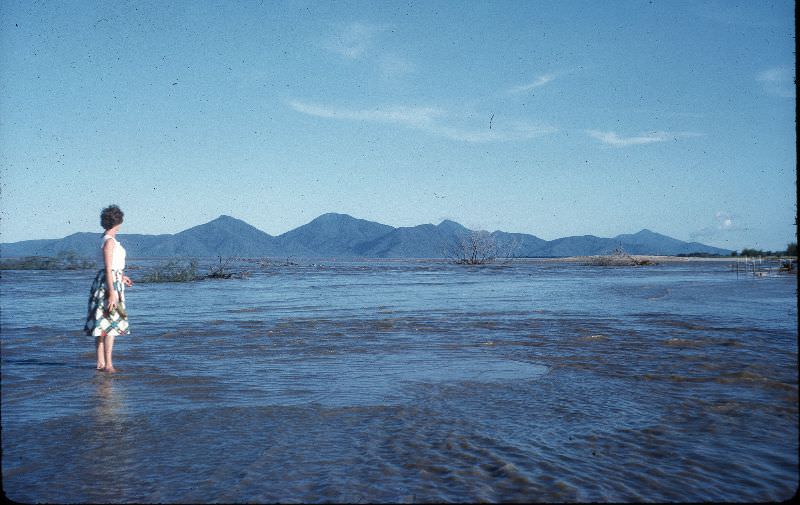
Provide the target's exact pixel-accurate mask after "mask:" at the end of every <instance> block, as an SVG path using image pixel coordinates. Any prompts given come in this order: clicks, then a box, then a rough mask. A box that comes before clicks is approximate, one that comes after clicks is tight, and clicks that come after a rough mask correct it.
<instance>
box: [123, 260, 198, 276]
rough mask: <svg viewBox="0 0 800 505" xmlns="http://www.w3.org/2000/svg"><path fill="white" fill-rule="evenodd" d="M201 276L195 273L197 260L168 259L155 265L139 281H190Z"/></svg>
mask: <svg viewBox="0 0 800 505" xmlns="http://www.w3.org/2000/svg"><path fill="white" fill-rule="evenodd" d="M200 278H202V277H201V276H198V275H197V260H196V259H191V260H188V262H187V261H180V260H169V261H167V262H164V263H161V264H160V265H156V266H155V267H154V268H153V270H151V271H150V272H148V273H147V274H145V275H144V277H142V278H141V279H139V280H138V281H139V282H191V281H194V280H198V279H200Z"/></svg>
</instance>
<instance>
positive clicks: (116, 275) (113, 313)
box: [84, 205, 133, 372]
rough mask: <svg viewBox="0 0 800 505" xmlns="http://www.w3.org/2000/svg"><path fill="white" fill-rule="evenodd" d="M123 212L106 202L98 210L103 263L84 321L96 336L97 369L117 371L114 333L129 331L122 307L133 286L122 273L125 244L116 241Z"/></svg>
mask: <svg viewBox="0 0 800 505" xmlns="http://www.w3.org/2000/svg"><path fill="white" fill-rule="evenodd" d="M123 215H124V214H123V213H122V210H120V208H119V207H117V206H116V205H109V206H108V207H106V208H105V209H103V211H102V212H101V213H100V224H101V225H102V227H103V229H104V230H105V231H106V232H105V235H103V242H102V244H101V246H100V247H101V248H102V251H103V265H104V267H103V268H102V269H101V270H100V271H98V272H97V275H96V276H95V278H94V282H93V283H92V289H91V292H90V294H89V313H88V314H87V316H86V324H85V325H84V331H85V332H86V334H87V335H92V336H93V337H95V346H96V348H97V369H98V370H104V371H106V372H116V370H115V369H114V364H113V362H112V361H111V351H112V350H113V349H114V337H116V336H117V335H127V334H128V333H130V332H129V330H128V314H127V312H126V311H125V286H132V285H133V282H132V281H131V280H130V278H128V277H127V276H126V275H123V274H122V272H123V270H124V269H125V248H124V247H122V244H120V243H119V242H118V241H117V231H119V227H120V226H121V225H122V217H123ZM109 286H110V289H109Z"/></svg>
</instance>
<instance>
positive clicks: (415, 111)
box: [288, 100, 557, 143]
mask: <svg viewBox="0 0 800 505" xmlns="http://www.w3.org/2000/svg"><path fill="white" fill-rule="evenodd" d="M288 105H289V106H290V107H291V108H292V109H294V110H296V111H297V112H300V113H302V114H306V115H309V116H316V117H323V118H331V119H341V120H350V121H368V122H379V123H387V124H397V125H401V126H405V127H409V128H414V129H418V130H422V131H425V132H428V133H431V134H434V135H438V136H441V137H445V138H449V139H451V140H458V141H462V142H470V143H481V142H493V141H508V140H525V139H531V138H536V137H541V136H542V135H546V134H548V133H553V132H555V131H557V130H556V128H553V127H550V126H539V125H533V124H530V123H525V122H520V121H508V122H505V123H502V122H501V124H500V127H499V128H498V127H495V128H488V126H487V128H486V129H470V128H462V127H457V126H452V125H451V124H449V123H448V122H447V121H448V119H450V118H451V117H452V116H451V115H450V114H448V112H447V111H445V110H444V109H441V108H439V107H409V106H403V105H392V106H385V107H376V108H373V109H360V110H353V109H345V108H340V107H329V106H324V105H319V104H313V103H309V102H304V101H300V100H291V101H289V102H288Z"/></svg>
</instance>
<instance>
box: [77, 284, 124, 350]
mask: <svg viewBox="0 0 800 505" xmlns="http://www.w3.org/2000/svg"><path fill="white" fill-rule="evenodd" d="M111 275H112V277H113V279H114V289H116V290H117V293H119V303H118V304H117V305H118V306H119V309H115V310H114V311H113V312H111V313H109V312H108V311H107V310H106V289H107V286H106V272H105V270H100V271H99V272H97V275H96V276H95V277H94V282H93V283H92V289H91V291H90V292H89V309H88V313H87V314H86V324H85V325H84V327H83V331H84V332H86V334H87V335H91V336H93V337H105V336H106V335H111V336H114V337H116V336H118V335H127V334H128V333H130V330H128V314H127V312H126V311H125V284H123V282H122V271H120V270H112V271H111ZM120 309H121V310H120Z"/></svg>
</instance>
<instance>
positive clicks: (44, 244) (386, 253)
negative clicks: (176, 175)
mask: <svg viewBox="0 0 800 505" xmlns="http://www.w3.org/2000/svg"><path fill="white" fill-rule="evenodd" d="M469 232H470V230H469V229H467V228H465V227H464V226H462V225H460V224H458V223H456V222H454V221H450V220H445V221H442V222H441V223H439V224H438V225H433V224H421V225H418V226H412V227H398V228H394V227H391V226H387V225H385V224H380V223H375V222H372V221H366V220H363V219H356V218H354V217H352V216H348V215H347V214H335V213H329V214H323V215H321V216H319V217H318V218H316V219H314V220H313V221H311V222H309V223H308V224H305V225H303V226H300V227H298V228H295V229H294V230H291V231H288V232H286V233H284V234H282V235H279V236H277V237H276V236H272V235H269V234H268V233H265V232H263V231H261V230H259V229H258V228H256V227H254V226H251V225H249V224H247V223H245V222H244V221H242V220H240V219H236V218H233V217H230V216H220V217H218V218H217V219H214V220H213V221H210V222H208V223H205V224H201V225H199V226H195V227H192V228H189V229H188V230H184V231H182V232H180V233H176V234H174V235H169V234H166V235H136V234H130V235H128V234H120V235H119V240H120V242H122V243H123V244H124V245H125V248H126V250H127V251H128V256H129V257H134V258H135V257H139V258H143V257H174V256H179V257H187V256H189V257H213V256H219V255H221V256H239V257H265V256H266V257H286V256H299V257H337V258H441V257H444V256H445V251H446V249H447V247H448V245H449V244H452V243H453V242H455V241H456V240H458V238H459V237H460V236H464V235H465V234H468V233H469ZM491 236H492V237H493V239H494V240H495V241H496V242H497V244H498V245H499V248H500V250H501V251H503V250H511V251H512V255H513V256H516V257H565V256H591V255H598V254H607V253H609V252H611V251H612V250H614V249H615V248H616V247H622V248H623V249H625V251H627V252H628V253H630V254H655V255H667V256H674V255H678V254H689V253H708V254H723V255H724V254H730V252H731V251H729V250H726V249H719V248H717V247H711V246H707V245H704V244H700V243H697V242H683V241H681V240H677V239H674V238H671V237H668V236H666V235H661V234H659V233H655V232H652V231H650V230H642V231H640V232H638V233H635V234H625V235H618V236H616V237H614V238H601V237H595V236H593V235H584V236H581V237H564V238H559V239H556V240H550V241H547V240H543V239H541V238H539V237H536V236H534V235H528V234H524V233H507V232H503V231H495V232H492V233H491ZM100 238H101V234H100V233H75V234H72V235H69V236H67V237H64V238H61V239H50V240H25V241H22V242H14V243H6V244H0V256H2V257H19V256H55V255H56V254H58V253H59V252H66V251H73V252H75V253H77V254H78V255H81V256H88V257H97V256H96V255H98V250H99V247H100V246H99V244H100ZM512 245H513V248H512Z"/></svg>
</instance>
